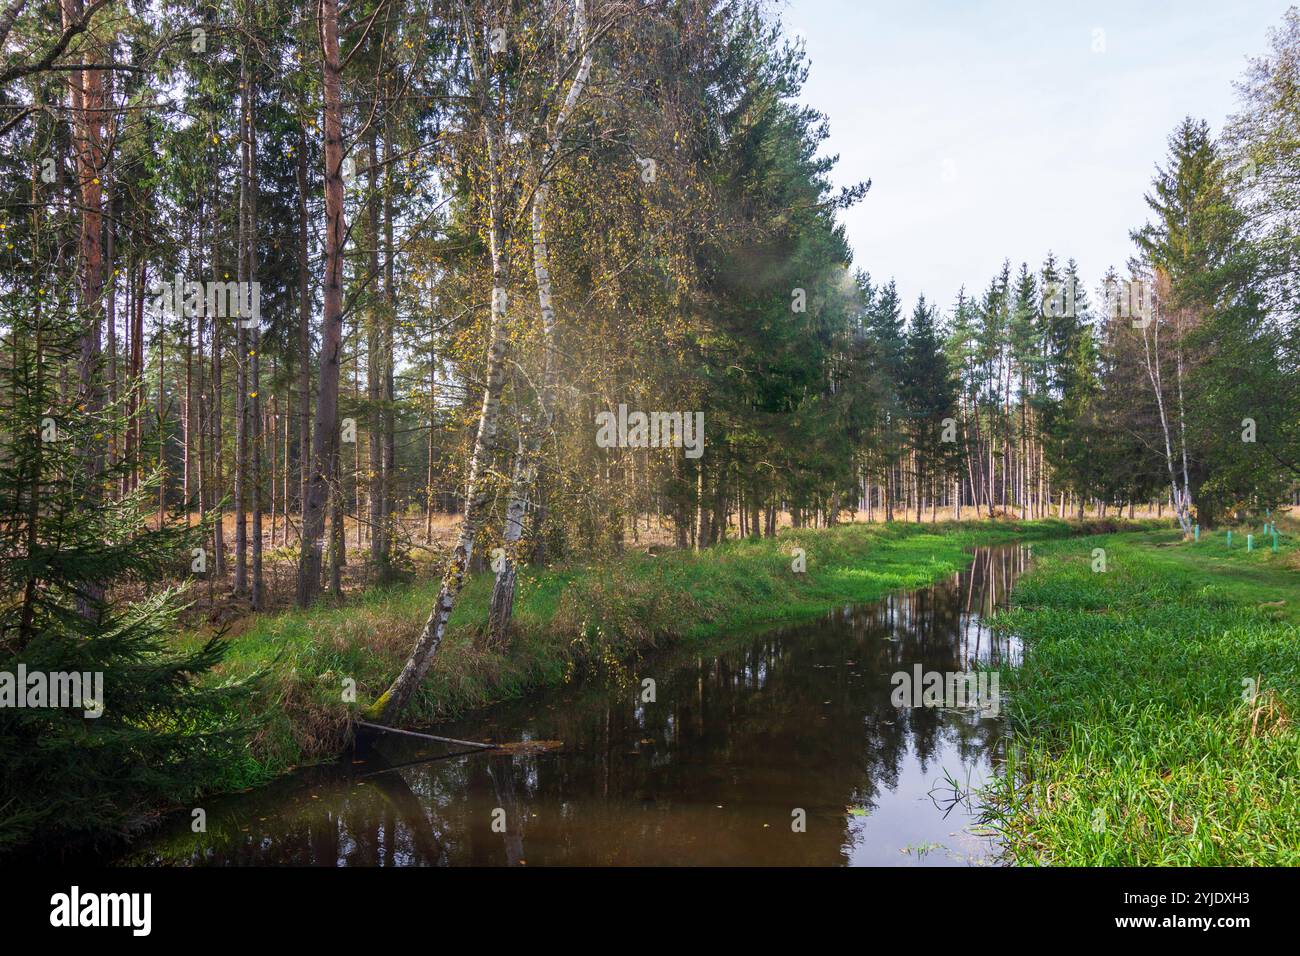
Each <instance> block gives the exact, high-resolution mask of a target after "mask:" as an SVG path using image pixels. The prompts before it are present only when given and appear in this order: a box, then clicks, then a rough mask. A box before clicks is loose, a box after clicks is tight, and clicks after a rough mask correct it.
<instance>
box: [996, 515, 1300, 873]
mask: <svg viewBox="0 0 1300 956" xmlns="http://www.w3.org/2000/svg"><path fill="white" fill-rule="evenodd" d="M1240 537H1241V538H1243V539H1244V535H1242V536H1240ZM1234 544H1235V545H1236V547H1235V548H1234V549H1233V550H1231V551H1230V550H1229V549H1228V548H1227V547H1226V544H1225V541H1224V539H1223V537H1222V536H1211V537H1206V536H1203V537H1202V540H1201V542H1200V543H1199V544H1192V543H1189V542H1183V541H1182V540H1181V538H1180V537H1179V536H1178V535H1177V534H1176V533H1173V532H1158V533H1148V534H1143V535H1128V536H1123V537H1116V536H1107V537H1099V538H1088V539H1073V540H1069V541H1059V542H1051V543H1048V544H1045V545H1043V546H1042V547H1040V548H1038V549H1036V555H1037V557H1038V561H1037V562H1036V565H1035V567H1034V569H1033V570H1032V571H1031V572H1030V573H1029V574H1028V575H1027V576H1026V577H1024V578H1022V579H1021V581H1020V583H1019V585H1018V587H1017V590H1016V592H1015V604H1016V606H1015V608H1014V609H1012V610H1010V611H1008V612H1006V613H1004V614H1002V615H1000V616H999V617H998V619H997V622H996V624H997V626H998V627H999V628H1002V629H1005V630H1010V631H1013V632H1015V633H1017V634H1019V635H1020V636H1021V637H1022V638H1023V639H1024V641H1025V645H1026V651H1025V656H1024V664H1023V666H1022V668H1021V669H1020V670H1019V671H1018V672H1017V673H1015V674H1014V675H1013V676H1012V677H1011V680H1010V682H1009V683H1004V687H1009V690H1010V702H1009V707H1008V713H1009V715H1010V717H1011V720H1012V723H1013V727H1014V737H1013V741H1012V744H1011V746H1010V748H1009V756H1008V766H1007V773H1006V774H1005V776H1003V777H1001V778H1000V780H999V782H997V783H995V784H994V785H993V789H992V791H991V792H990V794H989V797H990V799H991V808H990V811H989V817H990V822H992V823H994V825H996V826H997V827H998V828H999V829H1000V830H1001V831H1002V832H1003V834H1004V835H1005V837H1006V840H1007V852H1008V854H1009V856H1010V858H1011V859H1012V860H1013V861H1014V862H1017V863H1022V864H1064V865H1102V866H1149V865H1182V866H1192V865H1194V866H1206V865H1256V864H1272V865H1295V864H1300V726H1298V725H1297V722H1296V719H1297V717H1300V627H1298V626H1297V622H1298V621H1300V607H1298V606H1297V600H1298V599H1300V587H1297V572H1296V571H1295V570H1294V563H1295V554H1294V552H1292V551H1291V550H1290V549H1289V548H1288V549H1286V550H1284V551H1283V552H1281V553H1279V554H1276V555H1274V554H1272V553H1271V552H1269V551H1267V550H1259V551H1256V552H1254V553H1253V554H1247V553H1246V551H1245V548H1244V540H1242V541H1239V542H1234ZM1094 548H1103V549H1105V558H1106V570H1105V572H1097V571H1094V570H1093V549H1094Z"/></svg>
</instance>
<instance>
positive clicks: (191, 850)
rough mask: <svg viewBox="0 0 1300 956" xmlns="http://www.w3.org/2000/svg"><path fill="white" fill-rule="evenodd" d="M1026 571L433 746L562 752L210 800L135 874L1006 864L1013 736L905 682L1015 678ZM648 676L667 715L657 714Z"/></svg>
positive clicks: (388, 744) (491, 716) (459, 730)
mask: <svg viewBox="0 0 1300 956" xmlns="http://www.w3.org/2000/svg"><path fill="white" fill-rule="evenodd" d="M1026 557H1027V555H1026V551H1025V549H1024V548H1022V547H1019V546H1012V547H1002V548H996V549H981V550H979V551H978V552H977V553H976V554H975V557H974V562H973V564H972V566H971V567H970V568H969V569H968V570H966V571H963V572H962V573H961V574H958V575H954V576H952V577H950V578H948V579H946V580H943V581H941V582H939V583H937V584H935V585H933V586H932V587H928V588H925V589H922V590H919V591H915V592H912V593H908V594H903V595H898V596H895V597H892V598H889V599H887V600H884V601H881V602H878V603H876V604H871V605H864V606H858V607H851V608H844V609H842V610H841V611H838V612H835V613H834V614H831V615H829V616H827V617H826V618H824V619H822V620H819V621H817V622H815V623H809V624H805V625H800V626H798V627H790V628H785V629H781V630H772V631H766V632H763V633H761V634H756V635H749V636H738V637H736V638H734V639H733V640H731V641H730V642H729V643H725V644H724V645H723V646H722V647H721V649H719V648H718V647H716V646H714V647H713V648H712V649H711V650H710V652H709V654H708V655H707V656H703V655H699V654H694V655H693V654H691V653H689V652H687V651H685V650H678V651H676V652H669V653H664V654H661V655H656V656H654V657H652V658H649V659H647V660H645V661H642V662H641V663H639V664H637V665H635V666H634V667H631V668H630V670H629V672H628V673H626V674H622V675H615V676H612V677H609V678H604V679H601V680H592V681H589V682H588V684H589V686H586V687H583V688H577V687H570V688H566V689H564V690H560V691H556V690H552V691H549V692H546V693H543V694H539V695H538V696H537V697H535V698H532V699H528V700H523V701H518V702H513V703H509V704H504V705H501V706H498V707H494V708H491V709H489V710H487V711H484V712H481V713H479V714H477V715H475V716H474V717H472V718H470V719H467V720H465V721H462V722H458V723H455V724H448V725H445V726H444V727H441V728H436V729H434V731H433V732H435V733H439V734H442V735H445V736H450V737H457V738H467V739H473V740H484V739H486V740H492V741H521V740H533V741H559V742H562V747H559V746H557V745H555V744H548V745H545V746H543V747H540V748H538V750H537V751H536V752H522V753H514V754H508V755H501V754H492V753H476V754H472V755H462V756H453V757H450V758H446V759H436V760H429V759H427V758H429V757H433V756H437V755H441V754H446V753H447V752H448V751H449V750H451V749H452V748H448V747H444V746H442V745H436V744H430V743H428V742H423V741H417V740H413V739H410V738H402V737H395V736H391V735H389V736H385V737H384V738H383V739H382V740H381V741H380V742H379V743H378V744H377V745H375V746H373V747H371V748H370V749H369V750H368V751H367V752H364V753H358V754H353V755H350V756H349V757H348V758H346V759H345V760H343V761H341V762H340V764H338V765H337V766H329V767H320V768H315V769H312V770H309V771H305V772H303V773H300V774H295V775H294V776H293V777H290V778H287V779H285V780H283V781H280V782H278V783H277V784H274V785H272V786H270V787H267V788H264V789H262V790H258V791H255V792H251V793H247V794H241V795H238V796H235V797H231V798H227V799H223V800H219V801H218V800H213V801H209V803H208V804H207V806H206V807H205V808H204V809H205V811H206V813H207V832H206V833H193V832H191V822H190V819H188V818H186V819H183V820H178V821H177V822H176V824H175V826H174V827H172V828H170V829H165V830H164V831H162V832H161V833H159V834H158V835H157V836H156V837H155V838H154V839H153V840H152V841H150V842H148V843H146V844H144V845H143V846H141V847H139V848H138V849H137V850H136V851H134V852H133V853H132V854H131V855H130V857H129V858H128V859H127V860H124V861H123V862H131V863H182V864H185V863H188V864H225V865H229V864H300V865H306V864H311V865H321V866H409V865H426V864H452V865H465V864H469V865H479V866H500V865H524V864H527V865H531V866H539V865H540V866H545V865H588V864H604V865H624V864H639V865H658V864H667V865H676V864H713V865H795V866H802V865H810V866H812V865H817V866H822V865H831V866H838V865H912V866H915V865H923V866H944V865H949V866H950V865H969V864H987V863H991V862H996V852H997V846H996V844H995V843H994V841H993V839H992V837H991V836H990V835H988V834H985V833H981V832H980V831H979V828H978V825H977V823H976V815H977V807H972V806H971V804H972V802H973V801H972V800H970V799H967V798H966V797H967V794H968V791H969V789H970V788H974V787H978V786H979V785H980V784H981V783H982V782H983V781H985V780H986V779H987V778H988V776H989V774H990V773H992V772H994V771H995V768H996V767H997V766H998V765H999V762H1000V755H1001V751H1002V746H1003V742H1002V735H1003V733H1004V730H1005V725H1004V719H1003V718H1001V717H999V716H994V715H991V714H989V713H984V712H981V711H980V710H978V709H976V708H970V707H966V708H960V707H951V706H949V707H945V706H921V707H915V706H910V701H909V706H904V707H898V706H896V705H895V704H894V703H893V702H892V701H891V693H892V692H893V690H894V685H893V684H892V683H891V675H893V674H895V673H897V672H906V673H908V674H912V673H913V667H914V665H915V664H918V663H919V664H921V665H922V668H923V670H925V671H939V672H955V671H962V670H964V669H967V668H968V667H969V666H970V664H971V663H972V662H979V663H980V665H981V667H988V668H994V669H996V668H998V667H1000V666H1007V665H1011V664H1014V663H1016V662H1017V659H1018V655H1019V644H1018V642H1017V641H1016V640H1015V639H1014V638H1006V637H1001V638H1000V637H997V636H995V635H993V634H992V633H991V632H990V631H989V629H988V628H987V627H985V626H984V625H983V624H982V623H981V618H982V616H984V615H987V614H988V613H989V611H990V610H991V609H992V608H993V607H994V606H995V605H1000V604H1001V603H1002V602H1003V601H1004V600H1005V597H1006V594H1007V591H1008V589H1009V588H1010V586H1011V585H1012V584H1013V583H1014V582H1015V579H1016V577H1017V576H1018V575H1019V573H1020V572H1021V571H1022V570H1023V568H1024V565H1025V562H1026ZM647 677H648V678H652V679H653V680H654V682H655V686H654V690H655V701H654V702H653V703H650V702H645V701H644V700H643V699H642V697H643V693H644V691H643V685H642V681H643V679H644V678H647ZM954 783H955V788H954ZM799 810H802V811H803V818H804V822H805V826H804V829H803V832H796V830H795V828H794V825H795V823H796V818H797V816H798V813H797V811H799ZM494 823H495V825H494ZM502 830H503V831H504V832H501V831H502Z"/></svg>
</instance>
